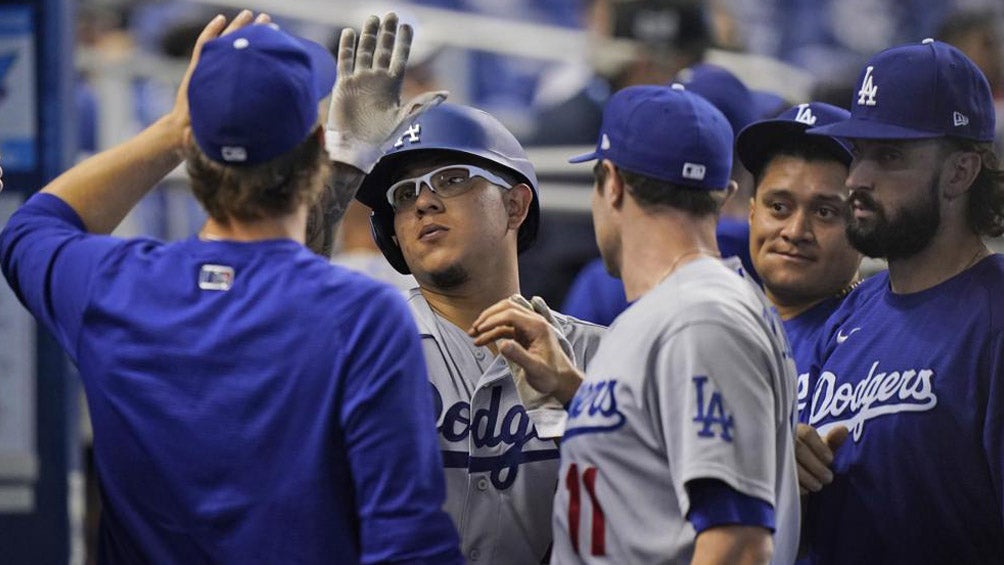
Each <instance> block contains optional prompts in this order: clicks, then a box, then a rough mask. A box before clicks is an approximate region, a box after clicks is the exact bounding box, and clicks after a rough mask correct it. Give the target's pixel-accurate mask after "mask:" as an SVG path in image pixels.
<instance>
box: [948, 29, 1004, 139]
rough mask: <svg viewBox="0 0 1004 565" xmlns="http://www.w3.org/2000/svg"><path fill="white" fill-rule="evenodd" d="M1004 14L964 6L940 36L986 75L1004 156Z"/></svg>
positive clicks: (998, 137)
mask: <svg viewBox="0 0 1004 565" xmlns="http://www.w3.org/2000/svg"><path fill="white" fill-rule="evenodd" d="M1002 28H1004V14H1001V13H998V14H996V15H995V14H994V12H993V11H992V10H960V11H958V12H955V13H952V14H950V15H949V16H948V17H947V18H945V21H943V22H942V23H941V27H939V28H938V32H937V34H936V35H935V38H936V39H940V40H941V41H944V42H945V43H949V44H951V45H954V46H956V47H958V48H959V50H961V51H962V52H963V53H965V54H966V56H967V57H969V58H970V59H972V61H973V62H974V63H976V66H977V67H979V68H980V70H981V71H983V74H984V75H986V77H987V81H988V82H989V83H990V90H991V92H993V95H994V108H995V110H996V111H997V116H998V119H997V134H996V137H997V152H998V154H1000V155H1002V156H1004V146H1002V144H1004V118H1002V117H1004V32H1002Z"/></svg>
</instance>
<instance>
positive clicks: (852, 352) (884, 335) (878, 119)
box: [798, 40, 1004, 563]
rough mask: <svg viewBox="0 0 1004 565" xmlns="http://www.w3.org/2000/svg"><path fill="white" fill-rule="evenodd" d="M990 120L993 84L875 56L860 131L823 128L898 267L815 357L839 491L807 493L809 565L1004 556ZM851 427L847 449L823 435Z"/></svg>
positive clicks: (904, 50)
mask: <svg viewBox="0 0 1004 565" xmlns="http://www.w3.org/2000/svg"><path fill="white" fill-rule="evenodd" d="M994 122H995V118H994V110H993V100H992V98H991V94H990V88H989V86H988V84H987V81H986V79H985V78H984V77H983V74H982V73H981V72H980V70H979V69H978V68H977V67H976V66H975V65H974V64H973V63H972V61H970V60H969V59H968V58H966V57H965V55H963V54H962V53H961V52H960V51H959V50H957V49H956V48H954V47H951V46H949V45H947V44H945V43H941V42H937V41H933V40H924V41H923V42H921V43H916V44H910V45H904V46H899V47H895V48H892V49H889V50H886V51H883V52H881V53H878V54H877V55H874V56H873V57H872V58H871V59H869V60H868V62H867V63H866V65H865V67H864V69H863V70H862V72H861V74H860V78H859V81H858V90H857V92H856V94H855V96H854V98H853V102H852V107H851V116H850V118H849V119H847V120H845V121H841V122H838V123H835V124H831V125H828V126H823V127H819V128H814V129H811V130H809V133H819V134H824V135H829V136H839V137H846V138H848V139H849V140H850V141H851V143H852V144H853V147H854V159H853V161H852V162H851V166H850V172H849V174H848V178H847V186H848V187H849V188H850V197H849V202H850V204H851V209H852V215H851V217H850V219H849V221H848V227H847V234H848V237H849V239H850V241H851V243H852V244H853V245H854V247H856V248H857V249H858V250H859V251H861V252H862V253H864V254H865V255H868V256H870V257H885V258H886V259H888V262H889V270H888V272H887V273H882V274H878V275H875V276H873V277H871V278H870V279H868V280H866V281H865V282H863V283H862V284H861V286H860V287H859V288H858V289H857V290H855V291H854V292H853V293H851V295H850V296H849V297H848V298H847V299H846V300H845V301H844V303H843V304H842V305H841V306H840V308H838V309H837V311H836V312H834V314H833V315H832V316H831V318H830V321H829V322H828V323H827V328H826V330H824V332H825V333H824V335H823V338H822V341H821V342H820V344H819V352H818V354H817V357H816V359H815V360H814V361H813V365H814V367H818V371H814V372H813V374H812V375H810V392H809V404H808V406H806V408H805V410H803V411H802V413H801V419H802V421H804V422H805V423H807V424H809V425H811V426H812V428H815V430H813V429H812V428H805V430H807V432H806V433H803V431H802V430H800V431H799V445H798V457H799V465H800V466H802V467H804V468H806V469H808V470H815V472H816V477H817V480H818V482H819V483H820V484H826V483H829V484H827V486H825V487H823V488H822V490H821V491H819V492H818V493H814V494H810V495H809V497H808V505H809V506H808V511H807V516H806V525H807V529H806V530H805V532H806V536H807V538H808V539H807V541H808V544H809V558H810V559H811V560H812V561H813V562H816V563H866V562H867V563H996V562H1000V560H1001V556H1004V527H1002V526H1001V524H1002V520H1004V511H1002V498H1001V492H1002V490H1004V481H1002V476H1004V474H1002V473H1004V469H1002V462H1004V427H1002V426H1001V422H1002V421H1004V394H1002V393H1001V387H1002V386H1004V380H1002V370H1004V305H1002V302H1001V300H999V299H998V298H997V295H998V294H999V292H1000V289H1001V288H1002V286H1004V258H1002V257H1001V256H999V255H993V254H991V253H990V251H989V250H988V249H987V248H986V246H985V245H984V242H983V239H982V236H998V235H1000V234H1001V233H1004V198H1002V196H1001V195H1002V194H1004V172H1002V171H1001V169H1000V168H999V167H998V164H997V158H996V157H995V156H994V154H993V152H992V145H991V140H992V139H993V132H994ZM845 428H846V430H849V432H850V437H849V438H848V439H847V441H846V442H844V444H843V445H842V446H840V447H839V449H837V450H836V452H835V453H834V452H833V450H832V449H831V448H830V447H829V446H827V445H826V444H825V443H824V441H823V440H822V439H821V436H823V437H825V436H827V435H828V433H830V432H831V431H833V430H838V429H845ZM817 431H818V434H817V433H816V432H817ZM844 433H846V431H845V432H844Z"/></svg>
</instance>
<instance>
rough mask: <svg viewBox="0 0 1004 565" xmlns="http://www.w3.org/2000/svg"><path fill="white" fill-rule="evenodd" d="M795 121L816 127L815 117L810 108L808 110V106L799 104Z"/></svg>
mask: <svg viewBox="0 0 1004 565" xmlns="http://www.w3.org/2000/svg"><path fill="white" fill-rule="evenodd" d="M795 121H796V122H801V123H803V124H806V125H810V126H814V125H816V116H815V115H814V114H813V113H812V108H809V105H808V104H799V105H798V114H797V115H796V116H795Z"/></svg>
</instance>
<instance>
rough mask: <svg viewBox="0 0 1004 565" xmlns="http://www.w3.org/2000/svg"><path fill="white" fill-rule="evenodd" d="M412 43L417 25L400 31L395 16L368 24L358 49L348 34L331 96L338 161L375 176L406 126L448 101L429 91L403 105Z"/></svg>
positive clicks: (331, 146) (331, 148) (329, 130)
mask: <svg viewBox="0 0 1004 565" xmlns="http://www.w3.org/2000/svg"><path fill="white" fill-rule="evenodd" d="M411 40H412V29H411V26H409V25H408V24H402V25H401V26H398V18H397V15H396V14H394V13H393V12H391V13H389V14H387V15H386V16H385V17H384V18H383V21H381V20H380V18H378V17H376V16H370V17H369V19H368V20H366V23H365V24H364V25H363V28H362V33H361V36H360V39H359V45H358V48H357V46H356V32H355V30H353V29H350V28H346V29H344V30H342V35H341V38H340V40H339V44H338V80H337V81H335V86H334V88H333V89H332V91H331V104H330V106H329V109H328V122H327V124H326V126H325V134H324V139H325V146H326V148H327V150H328V156H329V158H330V159H331V160H332V161H337V162H340V163H345V164H348V165H352V166H353V167H355V168H357V169H359V170H361V171H363V172H365V173H369V172H370V171H372V170H373V165H375V164H376V162H377V161H378V160H380V157H382V156H383V145H384V143H385V142H386V141H387V139H388V138H389V137H390V136H391V134H393V133H394V131H395V130H396V129H397V128H398V126H399V125H400V124H401V123H402V122H403V121H405V120H406V119H408V118H409V117H410V116H412V115H413V114H415V113H418V112H421V111H423V110H425V109H426V108H428V107H431V106H434V105H436V104H439V103H440V102H442V101H443V100H445V99H446V96H447V93H446V92H442V91H440V92H426V93H424V94H420V95H419V96H416V97H415V98H414V99H412V100H411V101H409V102H408V103H407V104H405V105H403V106H402V105H401V83H402V81H403V80H404V72H405V66H406V64H407V63H408V55H409V53H410V52H411Z"/></svg>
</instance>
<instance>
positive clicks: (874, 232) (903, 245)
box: [847, 139, 944, 260]
mask: <svg viewBox="0 0 1004 565" xmlns="http://www.w3.org/2000/svg"><path fill="white" fill-rule="evenodd" d="M853 146H854V160H853V162H852V163H851V169H850V173H849V174H848V177H847V186H848V187H849V188H850V196H849V200H848V201H849V202H850V205H851V215H850V219H849V220H848V225H847V235H848V237H849V239H850V241H851V243H852V244H853V245H854V246H855V247H856V248H858V249H859V250H860V251H861V252H862V253H864V254H865V255H868V256H869V257H886V258H888V259H892V260H895V259H901V258H906V257H911V256H913V255H915V254H916V253H919V252H920V251H923V250H924V249H926V248H927V247H928V246H929V245H930V243H931V240H932V239H934V236H935V234H936V233H937V231H938V227H939V226H940V225H941V200H940V175H941V168H942V161H943V158H944V154H943V153H942V149H941V145H940V142H939V141H938V140H936V139H925V140H910V141H905V140H854V143H853Z"/></svg>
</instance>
